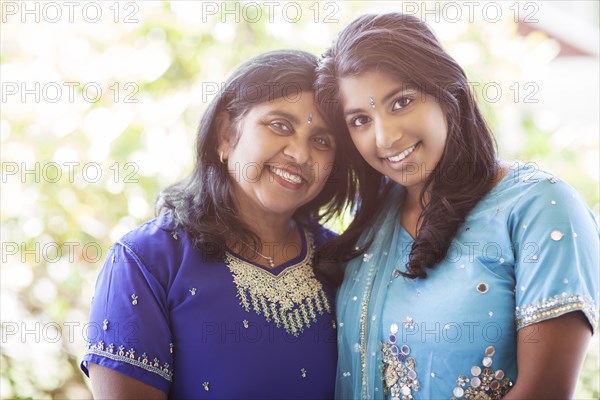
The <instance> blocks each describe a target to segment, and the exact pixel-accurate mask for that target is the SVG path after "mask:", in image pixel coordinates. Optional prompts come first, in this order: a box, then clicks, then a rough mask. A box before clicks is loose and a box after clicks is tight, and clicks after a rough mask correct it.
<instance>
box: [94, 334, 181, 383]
mask: <svg viewBox="0 0 600 400" xmlns="http://www.w3.org/2000/svg"><path fill="white" fill-rule="evenodd" d="M87 352H88V353H89V354H95V355H98V356H102V357H106V358H110V359H111V360H116V361H121V362H124V363H127V364H131V365H135V366H136V367H140V368H143V369H145V370H146V371H150V372H153V373H155V374H157V375H160V376H161V377H163V378H164V379H166V380H167V381H169V382H171V381H172V380H173V370H172V369H171V367H170V366H169V364H168V363H163V364H162V366H161V362H160V361H159V359H158V358H156V357H155V358H154V359H153V360H150V359H149V358H148V355H147V354H146V353H143V354H142V355H141V356H138V357H136V356H135V350H134V349H133V348H131V349H129V350H126V349H125V346H123V345H121V346H119V348H118V349H117V350H115V345H114V344H113V343H111V344H110V345H109V346H105V344H104V342H103V341H100V342H98V343H97V344H92V343H89V342H88V345H87Z"/></svg>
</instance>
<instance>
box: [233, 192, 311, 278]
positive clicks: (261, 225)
mask: <svg viewBox="0 0 600 400" xmlns="http://www.w3.org/2000/svg"><path fill="white" fill-rule="evenodd" d="M238 205H239V204H238ZM236 211H237V212H238V215H239V218H240V219H241V220H242V222H243V223H244V224H245V225H246V226H247V227H249V228H250V229H251V230H252V232H253V233H255V234H256V235H257V236H258V238H259V239H260V242H261V244H260V245H259V246H258V247H256V246H255V244H254V243H252V242H251V241H247V240H242V241H241V243H240V241H239V240H238V241H234V242H232V243H228V245H229V247H230V248H231V249H233V250H234V251H236V252H238V253H239V254H241V255H243V256H244V257H245V258H247V259H249V260H251V261H253V262H255V263H258V264H261V265H263V266H265V267H269V268H272V267H273V266H274V265H275V266H276V265H280V264H282V263H284V262H286V261H288V260H291V259H293V258H295V257H297V256H298V255H299V254H300V252H301V246H300V243H301V239H300V235H299V232H298V230H297V229H295V228H296V222H295V221H294V220H293V218H292V214H289V215H288V214H275V213H263V212H259V211H257V210H248V209H247V207H243V206H241V207H236ZM234 240H235V239H234ZM290 244H294V245H295V246H290ZM270 259H271V260H272V262H273V264H271V260H270Z"/></svg>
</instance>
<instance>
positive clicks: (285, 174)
mask: <svg viewBox="0 0 600 400" xmlns="http://www.w3.org/2000/svg"><path fill="white" fill-rule="evenodd" d="M271 171H273V173H274V174H275V175H277V176H280V177H281V178H283V179H284V180H286V181H288V182H291V183H296V184H298V183H302V177H301V176H300V175H294V174H290V173H289V172H287V171H286V170H284V169H281V168H277V167H271Z"/></svg>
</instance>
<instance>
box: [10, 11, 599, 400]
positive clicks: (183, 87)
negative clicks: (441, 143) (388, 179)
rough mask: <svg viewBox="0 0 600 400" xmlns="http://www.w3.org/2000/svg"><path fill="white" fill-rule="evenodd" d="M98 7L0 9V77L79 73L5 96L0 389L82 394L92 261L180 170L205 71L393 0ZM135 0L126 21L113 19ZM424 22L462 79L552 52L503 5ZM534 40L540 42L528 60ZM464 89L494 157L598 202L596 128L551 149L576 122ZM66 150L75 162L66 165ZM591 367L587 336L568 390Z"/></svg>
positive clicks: (524, 65)
mask: <svg viewBox="0 0 600 400" xmlns="http://www.w3.org/2000/svg"><path fill="white" fill-rule="evenodd" d="M115 4H117V3H115ZM126 4H135V5H136V7H137V8H129V9H126V8H125V7H126ZM214 4H216V5H217V6H218V4H219V3H214ZM228 4H229V7H230V8H229V9H230V10H231V9H235V7H236V6H235V4H238V7H241V6H243V4H242V5H241V6H240V4H241V3H228ZM332 4H334V5H335V7H333V6H332ZM109 6H110V4H109V3H104V4H103V5H102V10H103V12H104V13H105V14H104V17H103V18H102V19H101V20H100V21H99V22H97V23H89V22H86V21H82V20H81V18H75V19H76V20H75V22H73V23H69V22H68V21H67V22H65V21H61V23H56V24H53V23H48V22H44V21H43V20H42V21H41V22H40V23H34V22H32V21H30V22H25V23H23V22H21V21H20V19H19V18H17V17H14V16H12V17H11V18H7V20H8V22H7V23H3V25H2V44H3V46H2V56H1V58H0V60H1V68H2V73H3V77H2V80H3V82H9V81H13V82H27V84H28V85H30V86H28V87H33V85H34V82H36V81H37V82H42V85H43V83H44V82H51V81H52V82H61V83H62V82H77V83H79V86H77V88H76V92H75V93H76V94H75V99H74V101H67V100H66V97H67V96H66V93H67V92H66V90H65V91H64V92H63V97H62V98H61V100H60V101H58V102H49V101H44V98H42V99H41V101H37V102H36V101H30V100H27V101H25V102H21V101H19V97H18V96H17V97H12V98H10V99H9V100H8V101H4V100H3V104H2V120H1V129H2V136H1V140H2V161H3V162H2V176H3V182H2V228H1V234H2V242H3V250H2V251H3V255H2V257H3V260H2V261H3V263H2V270H1V274H2V294H1V300H2V301H1V307H2V321H3V322H2V337H3V340H2V343H1V349H2V375H1V396H2V397H3V398H35V399H38V398H56V399H63V398H72V399H80V398H89V397H90V396H91V395H90V393H89V390H88V387H87V384H88V382H87V380H86V379H84V376H83V374H82V373H81V372H80V371H79V361H80V359H81V357H82V355H83V352H84V324H85V322H86V320H87V314H88V311H89V300H90V298H91V296H92V294H93V288H94V282H95V279H96V276H97V273H98V270H99V268H100V267H101V266H102V263H103V257H104V255H105V254H106V253H107V251H108V249H109V247H110V245H111V244H112V243H113V242H114V241H115V240H116V239H118V238H119V237H120V236H121V235H122V234H124V233H125V232H127V231H128V230H130V229H132V228H134V227H135V226H137V225H138V224H140V223H141V222H143V221H144V220H147V219H149V218H151V217H152V216H153V203H154V199H155V197H156V195H157V193H158V192H159V191H160V190H161V189H162V188H164V187H165V186H166V185H168V184H170V183H173V182H175V181H176V180H178V179H180V178H181V177H183V176H185V175H186V174H187V173H188V171H190V169H191V167H192V157H193V143H194V133H195V130H196V128H197V125H198V122H199V120H200V116H201V114H202V111H203V109H204V108H205V107H206V105H207V102H208V101H210V100H211V99H212V97H211V95H210V92H209V91H208V88H209V87H211V88H212V87H213V86H210V85H208V84H217V85H220V82H222V81H224V80H225V78H226V77H227V75H228V73H229V72H230V71H231V70H232V69H233V68H234V67H235V66H236V65H237V64H239V63H240V62H242V61H243V60H245V59H247V58H248V57H251V56H253V55H255V54H257V53H259V52H263V51H268V50H273V49H278V48H287V47H291V48H301V49H305V50H308V51H312V52H314V53H315V54H320V53H322V51H323V49H324V48H325V47H326V46H327V45H328V44H329V43H330V41H331V40H333V38H334V37H335V32H337V31H338V30H339V29H341V28H342V27H343V26H344V25H345V24H346V23H348V22H349V21H350V20H352V19H353V18H354V17H356V16H358V15H360V14H361V13H363V12H373V11H385V10H386V9H387V10H391V9H394V6H393V2H391V4H390V3H389V2H388V3H381V4H375V5H374V4H372V3H367V2H339V3H333V2H327V3H325V2H321V3H316V2H315V3H303V4H302V11H303V17H301V18H298V19H297V20H296V19H295V18H294V21H293V22H289V21H286V20H285V19H284V18H282V14H281V12H279V13H277V12H276V13H275V14H276V15H274V18H273V19H274V22H270V18H269V17H270V15H269V13H268V9H266V8H265V7H262V8H261V10H262V13H263V17H262V18H261V19H260V20H258V21H257V22H249V21H248V19H253V18H254V17H253V16H252V14H249V15H250V16H248V15H246V17H247V18H246V20H245V18H244V15H242V14H239V15H238V19H239V22H236V21H235V16H232V15H231V14H229V15H227V14H224V15H221V14H216V15H211V16H207V15H206V12H205V13H203V9H202V7H201V6H200V2H197V3H192V2H147V3H143V2H138V3H135V2H128V3H125V4H124V3H121V5H120V6H121V7H123V8H122V9H121V12H122V13H121V15H120V17H119V18H120V19H119V22H118V23H117V22H115V21H114V19H115V18H112V16H113V14H111V12H112V11H113V10H112V9H109ZM310 7H313V8H310ZM132 10H133V11H135V13H134V15H133V17H134V18H136V19H137V20H138V21H137V22H131V23H125V22H123V21H124V16H125V15H126V13H125V12H126V11H127V12H129V13H130V12H131V11H132ZM136 10H137V11H136ZM279 10H281V8H279ZM317 10H319V15H317ZM205 11H206V10H205ZM221 11H222V10H221ZM75 15H76V17H77V15H78V14H75ZM128 15H129V14H128ZM291 15H292V16H293V15H294V14H291ZM240 16H241V18H240ZM328 16H329V20H327V17H328ZM221 19H224V20H225V21H226V22H224V23H223V22H221ZM332 19H337V20H338V21H337V22H334V21H332ZM315 20H316V22H315ZM432 25H433V24H432ZM433 26H434V29H436V31H437V32H438V35H439V37H440V39H441V40H442V41H443V42H444V44H445V45H446V46H447V48H448V50H449V51H450V52H451V53H452V54H453V55H455V56H456V57H457V58H458V59H459V61H461V63H462V64H463V65H464V66H465V68H466V70H467V71H468V73H469V76H470V77H472V80H473V82H474V83H476V82H497V83H498V84H499V85H500V86H501V87H503V88H504V93H507V94H511V95H512V94H514V91H513V92H511V91H510V89H508V88H509V87H510V85H511V82H525V80H523V79H527V78H526V76H527V71H529V70H532V69H533V70H538V69H543V68H545V67H546V66H547V64H548V62H549V61H550V60H551V59H552V58H553V57H554V56H556V54H555V50H553V49H554V47H552V45H551V42H552V41H551V40H550V39H548V38H547V37H546V36H545V35H544V34H540V33H538V32H535V31H534V32H533V33H530V34H528V35H525V36H522V35H518V34H517V27H516V24H515V23H514V21H512V20H511V19H510V18H504V19H503V20H502V21H500V22H498V23H494V24H491V23H489V22H486V21H484V20H481V18H479V19H476V20H475V21H474V22H473V23H466V22H464V21H463V22H458V23H454V24H440V25H439V26H436V25H433ZM490 43H493V46H492V45H490ZM549 43H550V45H549ZM497 46H502V47H503V48H504V49H506V50H505V52H504V53H503V54H499V53H498V52H497V51H495V49H496V47H497ZM540 48H542V49H544V48H547V51H545V52H542V55H541V56H539V57H538V58H536V57H532V56H528V57H525V56H527V55H531V53H533V52H534V50H539V49H540ZM553 51H554V53H553ZM90 82H95V83H97V84H98V85H99V86H100V87H101V88H102V96H101V97H100V98H99V99H98V100H97V101H93V102H90V101H86V100H85V99H84V98H83V96H84V90H83V89H84V86H83V85H84V84H85V83H90ZM128 84H129V86H127V85H128ZM115 85H117V86H115ZM207 85H208V86H207ZM111 88H112V89H111ZM473 89H474V91H475V92H476V93H477V95H478V97H479V99H480V100H483V101H481V106H482V109H483V110H484V112H485V114H486V117H487V119H488V121H489V123H490V125H491V126H492V128H493V130H494V131H495V132H496V134H497V139H498V142H499V149H500V154H501V156H502V157H503V158H507V159H521V160H526V161H534V162H536V163H539V164H540V165H542V166H544V167H551V168H552V170H553V171H554V172H555V173H557V174H558V175H559V176H560V177H562V178H563V179H565V180H567V181H568V182H569V183H571V184H572V185H573V186H574V187H575V188H576V189H577V190H578V191H579V192H580V193H581V194H582V195H583V196H584V198H585V200H586V201H587V203H588V204H589V205H590V207H592V208H593V209H594V210H596V212H597V209H598V202H599V200H600V194H599V192H598V179H597V177H596V178H595V177H594V176H593V175H592V176H590V175H589V174H586V173H582V171H585V170H586V169H587V168H588V164H585V163H584V162H585V157H582V155H583V154H585V153H586V152H589V151H595V152H596V154H597V152H598V149H597V141H596V142H595V144H594V145H595V147H593V146H592V148H591V150H590V148H589V141H585V140H583V141H576V140H575V141H567V142H566V144H564V145H562V146H556V145H555V142H556V140H553V138H554V137H556V136H557V135H567V136H568V135H576V134H577V132H575V131H574V130H575V128H571V129H573V130H572V131H569V130H565V128H564V127H561V126H560V124H558V125H556V126H555V127H551V128H550V129H542V128H540V127H539V123H538V122H539V118H540V117H539V115H538V114H539V111H536V110H534V109H531V108H529V107H527V105H526V104H523V103H522V102H518V101H515V99H514V96H513V97H511V96H509V95H505V96H503V97H502V98H501V99H500V100H498V101H494V102H490V101H486V96H487V95H486V93H485V92H483V89H484V85H474V86H473ZM596 91H597V88H596ZM117 95H118V97H117ZM127 96H129V97H128V98H129V100H133V102H126V101H125V100H126V99H127ZM487 97H489V96H487ZM596 112H597V110H596ZM507 121H509V122H510V124H509V127H508V129H510V131H508V129H507V128H506V122H507ZM515 137H518V138H519V140H518V141H517V144H515V142H514V138H515ZM559 142H560V140H559ZM563 142H564V141H563ZM36 163H38V164H37V165H38V170H37V172H36V171H35V165H36ZM51 163H56V164H57V165H59V172H60V173H62V176H61V177H60V179H56V178H57V175H56V173H57V171H56V169H54V170H53V169H52V165H51ZM65 163H79V164H77V165H75V164H70V165H73V166H74V167H73V169H72V170H69V169H68V167H67V166H68V165H69V164H65ZM15 167H16V168H17V170H18V172H17V173H15V170H14V169H15ZM23 168H27V169H30V170H33V172H31V173H29V174H23ZM97 171H100V176H98V177H97V178H98V179H96V175H97V174H96V172H97ZM70 173H72V176H70ZM346 223H347V221H345V222H341V221H337V222H334V223H333V226H334V228H337V229H338V230H339V229H342V226H343V225H345V224H346ZM9 244H10V245H9ZM599 373H600V370H599V367H598V340H597V336H596V337H595V338H594V343H593V344H592V346H591V347H590V352H589V354H588V356H587V359H586V361H585V365H584V369H583V372H582V375H581V379H580V382H579V385H578V387H577V393H576V398H582V399H583V398H598V397H599V396H600V393H599V389H598V381H597V377H598V375H599Z"/></svg>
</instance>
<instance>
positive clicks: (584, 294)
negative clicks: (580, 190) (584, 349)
mask: <svg viewBox="0 0 600 400" xmlns="http://www.w3.org/2000/svg"><path fill="white" fill-rule="evenodd" d="M523 185H524V188H523V190H522V191H521V192H520V195H519V199H518V200H517V204H516V206H515V207H514V208H513V210H512V214H511V219H510V221H509V224H510V230H511V237H512V240H513V246H514V247H515V250H516V255H517V258H516V260H515V279H516V287H515V296H516V310H515V319H516V326H517V330H519V329H521V328H523V327H526V326H528V325H531V324H535V323H537V322H541V321H545V320H548V319H551V318H556V317H559V316H561V315H563V314H566V313H569V312H573V311H581V312H583V314H584V315H585V316H586V317H587V319H588V321H589V323H590V325H591V328H592V331H595V330H596V326H597V324H598V280H599V276H598V275H599V254H600V250H599V245H598V242H599V240H598V225H597V222H596V220H595V218H594V216H593V214H592V213H591V211H590V210H589V208H588V207H587V205H586V204H585V203H584V201H583V200H582V199H581V197H580V196H579V195H578V194H577V193H576V192H575V190H574V189H573V188H572V187H570V186H569V185H568V184H567V183H565V182H563V181H561V180H559V179H558V178H555V177H552V176H550V175H548V178H544V179H539V180H538V181H537V182H532V183H523Z"/></svg>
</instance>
